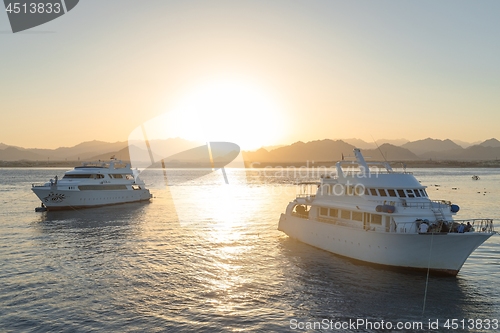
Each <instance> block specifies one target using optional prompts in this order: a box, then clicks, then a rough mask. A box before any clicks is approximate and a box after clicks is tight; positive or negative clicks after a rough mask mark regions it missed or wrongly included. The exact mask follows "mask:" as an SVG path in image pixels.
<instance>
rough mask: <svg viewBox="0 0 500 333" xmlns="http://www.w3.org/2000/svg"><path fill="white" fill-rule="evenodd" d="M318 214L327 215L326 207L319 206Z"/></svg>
mask: <svg viewBox="0 0 500 333" xmlns="http://www.w3.org/2000/svg"><path fill="white" fill-rule="evenodd" d="M319 215H324V216H327V215H328V208H325V207H320V209H319Z"/></svg>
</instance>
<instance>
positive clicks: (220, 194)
mask: <svg viewBox="0 0 500 333" xmlns="http://www.w3.org/2000/svg"><path fill="white" fill-rule="evenodd" d="M64 171H65V169H54V168H50V169H49V168H47V169H43V168H36V169H25V168H2V169H0V182H1V184H2V186H1V188H0V331H1V332H49V331H50V332H243V331H244V332H379V331H381V330H382V328H384V327H385V328H388V326H387V325H388V324H391V325H393V326H392V327H391V329H389V330H385V331H386V332H419V331H421V332H429V331H432V332H452V331H457V332H465V331H469V332H483V331H484V332H495V331H499V330H500V322H498V320H500V283H499V273H500V255H499V252H500V236H498V235H495V236H493V237H492V238H490V239H489V240H488V241H487V242H486V243H484V244H483V245H482V246H481V247H479V248H478V249H477V250H476V251H475V252H474V253H473V254H472V255H471V256H470V258H469V259H468V260H467V262H466V263H465V265H464V266H463V268H462V270H461V271H460V273H459V274H458V276H457V277H436V276H430V277H427V275H426V274H425V273H409V272H400V271H393V270H389V269H386V268H381V267H375V266H371V265H365V264H360V263H359V262H353V261H351V260H349V259H346V258H342V257H339V256H336V255H334V254H330V253H328V252H325V251H322V250H319V249H316V248H313V247H311V246H309V245H306V244H302V243H300V242H298V241H295V240H292V239H290V238H288V237H287V236H286V235H285V234H283V233H282V232H280V231H278V230H277V225H278V220H279V217H280V214H281V213H282V212H283V211H284V209H285V207H286V205H287V203H288V202H289V201H290V200H291V199H293V198H294V196H295V193H296V192H295V185H294V183H295V182H296V181H299V180H300V181H303V180H317V177H318V175H319V174H318V171H317V170H313V169H301V170H285V172H284V171H283V170H281V171H280V172H278V171H277V170H271V169H260V170H259V169H254V170H243V169H226V170H225V172H226V178H227V179H229V184H226V182H225V178H224V177H223V174H222V171H221V170H218V171H215V172H213V173H210V174H206V175H201V177H200V174H199V171H196V170H189V169H179V170H173V171H171V172H169V174H168V177H167V178H168V179H167V181H168V182H169V184H170V185H169V186H166V185H165V177H164V175H162V173H161V172H150V173H149V174H148V172H147V171H146V172H144V175H143V178H144V179H145V181H146V183H147V185H148V186H149V187H150V188H151V192H152V193H153V195H154V198H153V200H152V201H151V203H140V204H130V205H117V206H108V207H102V208H93V209H80V210H70V211H61V212H44V213H36V212H35V211H34V208H35V207H36V206H39V204H40V202H39V200H38V199H37V198H36V196H35V195H34V194H33V193H32V192H31V190H30V187H31V184H32V183H40V182H45V181H47V180H48V179H49V178H54V176H55V175H58V176H59V178H61V177H62V176H63V174H64ZM298 171H300V172H298ZM411 171H413V172H414V174H415V176H416V177H417V178H418V179H419V180H420V181H421V183H422V184H423V185H426V186H428V188H427V192H428V194H429V196H430V197H431V198H432V199H446V200H450V201H452V202H453V203H456V204H458V205H460V207H461V210H460V212H459V213H458V215H457V218H464V219H465V218H495V219H498V220H496V221H495V226H496V228H497V230H500V225H499V221H500V172H499V170H498V169H413V170H411ZM472 175H478V176H480V180H477V181H474V180H472V178H471V177H472ZM175 177H178V178H177V179H175ZM453 319H455V321H454V323H456V324H457V325H458V326H456V327H451V326H450V329H447V328H446V327H445V325H446V322H447V320H448V323H449V324H451V323H452V321H451V320H453ZM471 319H472V320H473V321H471ZM495 320H497V326H496V327H497V329H494V328H495V326H494V323H495ZM488 322H489V325H488V324H487V323H488ZM353 323H358V324H359V325H360V326H353ZM369 323H371V326H370V325H369ZM382 323H383V324H382ZM396 323H402V324H403V325H406V326H401V328H396V327H395V325H396ZM414 323H417V324H418V323H422V327H421V328H419V326H414V327H410V325H414ZM342 325H343V326H342ZM381 325H386V326H381ZM436 325H437V326H436ZM462 326H465V329H462ZM405 327H406V328H405ZM454 328H456V329H454Z"/></svg>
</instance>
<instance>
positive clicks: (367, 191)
mask: <svg viewBox="0 0 500 333" xmlns="http://www.w3.org/2000/svg"><path fill="white" fill-rule="evenodd" d="M365 195H370V191H369V190H368V189H367V188H366V187H365Z"/></svg>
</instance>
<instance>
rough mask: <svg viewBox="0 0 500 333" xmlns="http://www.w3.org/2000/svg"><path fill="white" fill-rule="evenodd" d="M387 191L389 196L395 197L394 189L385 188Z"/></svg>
mask: <svg viewBox="0 0 500 333" xmlns="http://www.w3.org/2000/svg"><path fill="white" fill-rule="evenodd" d="M387 193H389V196H390V197H397V195H396V191H395V190H387Z"/></svg>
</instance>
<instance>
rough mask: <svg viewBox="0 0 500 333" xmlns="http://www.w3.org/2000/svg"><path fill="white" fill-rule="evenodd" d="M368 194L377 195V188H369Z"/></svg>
mask: <svg viewBox="0 0 500 333" xmlns="http://www.w3.org/2000/svg"><path fill="white" fill-rule="evenodd" d="M370 194H371V195H374V196H377V195H378V194H377V190H376V189H374V188H371V189H370Z"/></svg>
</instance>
